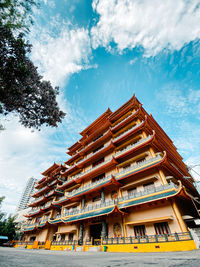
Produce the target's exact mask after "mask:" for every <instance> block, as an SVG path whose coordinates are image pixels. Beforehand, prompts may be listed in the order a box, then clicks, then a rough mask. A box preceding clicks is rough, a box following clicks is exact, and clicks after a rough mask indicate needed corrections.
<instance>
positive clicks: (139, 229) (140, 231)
mask: <svg viewBox="0 0 200 267" xmlns="http://www.w3.org/2000/svg"><path fill="white" fill-rule="evenodd" d="M134 233H135V237H140V236H145V235H146V228H145V225H137V226H134Z"/></svg>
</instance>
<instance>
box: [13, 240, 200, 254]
mask: <svg viewBox="0 0 200 267" xmlns="http://www.w3.org/2000/svg"><path fill="white" fill-rule="evenodd" d="M104 246H106V247H107V250H106V251H107V252H169V251H188V250H194V249H197V247H196V245H195V242H194V240H188V241H176V242H163V243H146V244H119V245H102V246H101V251H104ZM14 247H15V248H17V247H25V246H24V245H17V244H16V245H15V246H14ZM77 247H78V246H75V247H74V251H76V248H77ZM90 247H93V246H91V245H85V246H83V251H88V250H89V248H90ZM26 248H27V249H33V245H27V247H26ZM50 250H68V251H73V246H72V245H68V246H62V245H61V246H51V247H50Z"/></svg>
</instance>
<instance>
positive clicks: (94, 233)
mask: <svg viewBox="0 0 200 267" xmlns="http://www.w3.org/2000/svg"><path fill="white" fill-rule="evenodd" d="M101 231H102V224H101V223H98V224H92V225H90V237H91V238H92V245H96V246H98V245H100V244H101Z"/></svg>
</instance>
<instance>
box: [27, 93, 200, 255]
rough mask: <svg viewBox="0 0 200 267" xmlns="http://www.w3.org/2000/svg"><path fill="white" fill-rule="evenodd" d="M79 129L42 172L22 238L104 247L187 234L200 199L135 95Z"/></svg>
mask: <svg viewBox="0 0 200 267" xmlns="http://www.w3.org/2000/svg"><path fill="white" fill-rule="evenodd" d="M81 135H82V137H81V139H80V140H79V141H78V142H76V143H75V144H74V145H72V146H71V147H70V148H69V150H68V152H67V153H68V154H69V155H70V156H71V157H70V159H68V160H67V161H66V162H65V163H64V164H63V165H62V164H56V163H54V164H53V165H52V166H51V167H49V169H47V170H46V171H45V172H43V173H42V174H43V176H44V177H43V178H42V179H41V180H40V181H38V183H37V185H36V189H37V192H36V193H35V194H34V195H33V197H34V198H35V200H34V201H33V202H32V203H31V204H30V206H31V207H32V210H31V212H30V213H29V214H28V215H26V216H27V220H28V221H27V226H26V228H25V230H24V231H25V241H29V242H33V241H39V242H48V241H50V242H49V243H51V246H53V245H54V248H55V247H56V246H58V245H60V246H62V245H70V244H73V245H75V246H77V247H78V246H84V245H88V246H95V245H107V248H108V250H109V249H110V251H134V249H135V250H136V251H137V249H138V246H137V245H135V244H139V245H140V244H144V245H145V244H153V245H154V249H156V246H157V248H158V249H159V248H160V245H159V244H161V243H162V244H164V243H167V244H169V243H170V241H171V242H172V243H175V245H174V246H175V247H176V241H182V242H183V243H184V242H185V241H192V236H191V234H190V232H189V229H188V227H190V224H192V223H193V222H194V220H195V219H198V218H199V211H198V209H199V206H200V205H199V194H198V192H197V190H196V189H195V187H194V180H193V178H192V177H191V175H190V173H189V172H188V170H187V166H186V165H185V164H184V163H183V161H182V157H181V156H180V155H179V153H178V152H177V149H176V147H175V146H174V144H173V142H172V140H171V139H170V138H169V137H168V136H167V134H166V133H165V132H164V131H163V129H162V128H161V127H160V126H159V125H158V123H157V122H156V121H155V120H154V118H153V117H152V115H149V114H148V113H147V112H146V111H145V109H144V108H143V107H142V105H141V104H140V102H139V101H138V100H137V98H136V97H135V96H133V97H132V98H131V99H130V100H129V101H128V102H126V103H125V104H124V105H123V106H121V107H120V108H119V109H117V110H116V111H115V112H112V111H111V110H110V109H108V110H107V111H106V112H105V113H103V114H102V115H101V116H100V117H99V118H97V119H96V120H95V121H94V122H93V123H92V124H91V125H89V126H88V127H87V128H86V129H85V130H83V131H82V132H81ZM159 242H160V243H159ZM183 243H182V244H183ZM41 244H42V243H41ZM119 244H120V245H121V246H119ZM131 244H133V245H131ZM156 244H157V245H156ZM114 245H115V248H113V247H114ZM117 245H118V246H117ZM123 245H124V247H127V246H128V247H129V249H127V248H126V249H123ZM109 246H110V247H109ZM130 246H131V248H130ZM185 246H186V247H184V248H185V249H194V248H195V245H194V244H193V245H192V246H191V243H190V245H185ZM184 248H183V249H184ZM55 249H56V248H55ZM154 249H153V250H151V251H154ZM166 250H168V249H167V248H166ZM169 250H171V249H169ZM172 250H173V249H172ZM180 250H181V249H180ZM142 251H148V249H147V248H146V249H143V250H142Z"/></svg>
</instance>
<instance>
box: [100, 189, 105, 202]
mask: <svg viewBox="0 0 200 267" xmlns="http://www.w3.org/2000/svg"><path fill="white" fill-rule="evenodd" d="M101 203H105V192H104V188H103V189H102V191H101Z"/></svg>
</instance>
